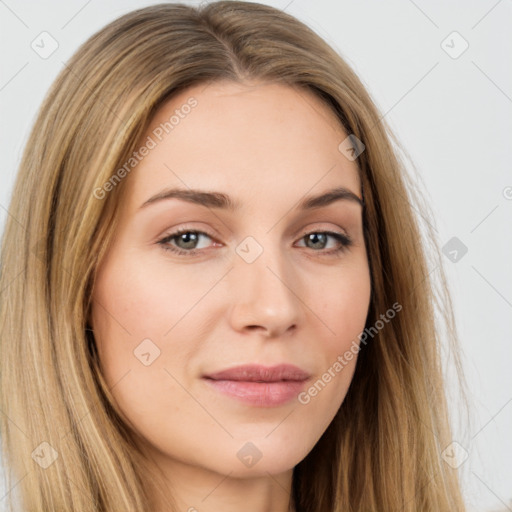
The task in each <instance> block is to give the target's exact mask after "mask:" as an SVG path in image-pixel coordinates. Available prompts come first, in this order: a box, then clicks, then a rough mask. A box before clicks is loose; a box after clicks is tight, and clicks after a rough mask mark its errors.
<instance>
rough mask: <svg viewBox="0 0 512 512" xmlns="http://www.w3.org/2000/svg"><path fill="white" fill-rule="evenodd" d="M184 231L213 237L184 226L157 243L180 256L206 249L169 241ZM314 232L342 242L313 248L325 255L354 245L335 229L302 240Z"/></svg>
mask: <svg viewBox="0 0 512 512" xmlns="http://www.w3.org/2000/svg"><path fill="white" fill-rule="evenodd" d="M183 233H195V234H197V235H206V236H207V237H208V238H211V239H213V237H212V236H210V235H209V234H208V233H205V232H204V231H197V230H193V229H187V228H182V229H179V230H177V231H175V232H174V233H171V234H170V235H166V236H165V237H164V238H161V239H160V240H158V242H157V243H158V244H159V245H161V246H162V249H163V250H164V251H170V252H172V253H174V254H178V255H179V256H194V255H196V254H197V253H199V252H201V251H203V250H205V249H190V250H188V251H187V250H185V249H180V248H179V247H175V246H172V245H169V242H170V241H171V240H173V239H175V238H177V237H179V236H180V235H182V234H183ZM312 234H322V235H328V236H331V237H333V238H334V239H336V240H337V241H338V242H339V243H340V246H339V247H337V248H335V249H331V250H329V251H325V250H323V249H320V250H318V251H316V250H314V249H312V250H313V251H314V252H320V253H323V255H324V256H337V255H338V254H340V253H342V252H345V251H346V250H348V248H349V247H350V246H351V245H352V239H351V238H350V237H349V236H347V235H344V234H341V233H336V232H333V231H310V232H309V233H306V234H304V235H303V236H301V237H300V240H302V239H304V238H306V237H307V236H308V235H312ZM306 248H307V247H306Z"/></svg>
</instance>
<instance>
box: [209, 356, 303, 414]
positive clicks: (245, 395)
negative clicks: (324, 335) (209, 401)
mask: <svg viewBox="0 0 512 512" xmlns="http://www.w3.org/2000/svg"><path fill="white" fill-rule="evenodd" d="M310 377H311V375H310V374H309V373H308V372H306V371H305V370H302V369H301V368H299V367H297V366H294V365H290V364H281V365H277V366H271V367H267V366H262V365H243V366H237V367H234V368H228V369H226V370H222V371H219V372H215V373H211V374H208V375H204V376H203V379H204V380H205V382H206V383H207V384H208V385H209V386H211V387H212V388H213V389H215V390H216V391H218V392H220V393H222V394H224V395H227V396H228V397H230V398H233V399H236V400H239V401H242V402H245V403H247V404H250V405H253V406H259V407H272V406H278V405H283V404H285V403H288V402H289V401H290V400H292V399H293V398H294V397H296V396H297V395H298V394H299V393H300V392H301V390H302V389H303V388H304V386H305V383H306V381H307V380H308V379H309V378H310Z"/></svg>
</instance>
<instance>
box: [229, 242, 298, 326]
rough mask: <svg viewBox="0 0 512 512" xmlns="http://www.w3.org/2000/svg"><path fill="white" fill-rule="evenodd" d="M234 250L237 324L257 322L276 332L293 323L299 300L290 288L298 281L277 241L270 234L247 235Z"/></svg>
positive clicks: (235, 317) (296, 315)
mask: <svg viewBox="0 0 512 512" xmlns="http://www.w3.org/2000/svg"><path fill="white" fill-rule="evenodd" d="M260 240H261V241H260ZM235 252H236V253H237V254H236V257H235V262H234V266H235V269H234V272H232V273H231V274H232V280H233V286H234V288H233V292H234V293H233V299H234V301H235V302H236V304H235V305H234V306H235V310H236V313H235V315H234V321H235V323H237V325H238V327H239V328H242V327H243V326H245V325H252V326H254V325H258V326H261V327H264V328H266V329H268V330H272V331H276V332H277V331H284V330H286V329H288V328H289V327H290V326H292V325H294V324H296V323H297V321H298V318H299V314H300V301H299V300H298V298H297V296H296V294H295V292H294V291H293V289H294V287H296V286H297V284H298V281H297V279H295V277H293V276H292V273H293V267H292V266H291V265H289V264H288V263H287V261H286V254H285V253H284V252H283V250H282V247H281V245H280V243H279V241H278V240H276V239H275V238H273V237H270V236H262V235H261V236H259V237H258V239H256V238H255V237H252V236H248V237H246V238H245V239H244V240H242V242H241V243H239V245H238V246H237V247H236V250H235Z"/></svg>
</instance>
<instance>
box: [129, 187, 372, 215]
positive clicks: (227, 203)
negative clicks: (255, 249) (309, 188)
mask: <svg viewBox="0 0 512 512" xmlns="http://www.w3.org/2000/svg"><path fill="white" fill-rule="evenodd" d="M168 199H181V200H182V201H187V202H189V203H193V204H198V205H201V206H206V207H207V208H215V209H222V210H228V211H230V212H236V211H238V210H240V209H241V206H242V205H241V202H240V201H237V200H234V199H233V198H231V197H230V196H228V195H227V194H224V193H223V192H214V191H204V190H197V189H181V188H171V189H165V190H163V191H161V192H159V193H158V194H155V195H154V196H151V197H150V198H149V199H148V200H146V201H145V202H144V203H143V204H142V205H141V206H140V208H139V209H142V208H145V207H147V206H149V205H151V204H155V203H158V202H160V201H164V200H168ZM340 200H345V201H351V202H355V203H358V204H360V205H361V206H363V201H362V199H361V198H360V197H359V196H357V195H356V194H354V192H352V191H351V190H349V189H348V188H345V187H336V188H333V189H331V190H327V191H326V192H323V193H322V194H320V195H316V196H308V197H306V198H304V199H302V200H301V201H300V202H299V204H298V205H297V207H296V209H298V210H314V209H316V208H322V207H324V206H328V205H330V204H332V203H334V202H335V201H340Z"/></svg>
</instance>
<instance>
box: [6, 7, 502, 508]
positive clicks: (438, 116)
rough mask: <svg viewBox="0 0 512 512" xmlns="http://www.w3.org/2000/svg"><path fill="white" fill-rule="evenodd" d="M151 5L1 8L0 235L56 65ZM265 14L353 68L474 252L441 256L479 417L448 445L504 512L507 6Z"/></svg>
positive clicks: (440, 222)
mask: <svg viewBox="0 0 512 512" xmlns="http://www.w3.org/2000/svg"><path fill="white" fill-rule="evenodd" d="M153 3H156V2H146V1H141V0H129V1H121V0H109V1H101V2H100V1H99V0H89V1H85V0H72V1H70V0H67V1H65V0H58V1H51V2H50V1H40V2H36V1H23V0H21V1H16V0H5V1H4V0H0V38H1V52H2V53H1V74H0V109H1V110H0V115H1V125H0V130H1V136H0V153H1V154H2V155H3V157H2V161H1V166H0V183H1V190H0V226H1V228H0V229H3V225H4V222H5V218H6V216H7V215H8V213H7V211H8V205H9V198H10V193H11V189H12V185H13V182H14V178H15V173H16V169H17V166H18V164H19V160H20V156H21V152H22V149H23V147H24V144H25V142H26V139H27V136H28V131H29V128H30V126H31V124H32V123H33V121H34V118H35V115H36V112H37V110H38V108H39V106H40V103H41V101H42V99H43V96H44V95H45V93H46V91H47V89H48V87H49V86H50V84H51V83H52V81H53V80H54V78H55V77H56V75H57V73H58V72H59V71H60V70H61V69H62V67H63V62H65V61H66V60H67V59H68V58H69V57H70V56H71V55H72V54H73V53H74V51H75V50H76V49H77V47H78V45H79V44H80V43H82V42H83V41H85V40H86V39H87V38H88V37H89V36H90V35H92V34H93V33H94V32H96V31H97V30H98V29H100V28H101V27H103V26H104V25H105V24H106V23H107V22H109V21H111V20H113V19H114V18H117V17H118V16H120V15H122V14H124V13H126V12H128V11H130V10H133V9H136V8H140V7H143V6H146V5H151V4H153ZM191 3H197V2H191ZM264 3H268V4H269V5H273V6H275V7H278V8H281V9H286V11H287V12H289V13H290V14H292V15H295V16H296V17H298V18H299V19H301V20H302V21H304V22H305V23H306V24H308V25H309V26H310V27H312V28H313V29H314V30H316V31H317V32H318V33H319V34H320V35H321V36H322V37H324V38H325V39H326V40H327V41H328V42H329V43H330V44H331V45H333V46H334V47H335V49H337V51H338V52H340V53H341V54H342V55H343V56H344V57H345V59H347V61H348V62H349V63H350V64H351V65H352V66H353V67H354V69H355V70H356V72H357V73H358V74H359V76H360V78H361V79H362V80H363V82H364V83H365V85H366V86H367V88H368V89H369V91H370V93H371V94H372V96H373V98H374V100H375V102H376V103H377V105H378V107H379V108H380V109H381V111H382V113H383V114H384V113H385V114H386V120H387V121H388V122H389V123H390V125H391V127H392V128H393V130H394V131H395V133H396V134H397V135H398V138H399V139H400V141H401V143H402V144H403V146H404V147H405V148H406V150H407V152H408V153H409V155H410V157H411V158H412V160H413V162H414V163H415V166H416V168H417V169H418V172H419V174H420V175H421V178H422V180H423V183H424V190H423V193H424V194H425V195H426V197H427V199H428V201H429V202H430V205H431V207H432V208H433V210H434V212H435V215H436V222H437V231H438V235H439V243H440V245H441V246H443V245H444V244H446V243H447V242H448V240H450V239H451V238H452V237H457V238H458V239H459V240H460V241H461V242H462V243H463V244H464V245H465V246H466V247H467V248H468V252H467V253H466V254H465V255H464V256H463V257H462V258H460V256H459V258H460V259H459V260H458V261H457V262H456V263H454V262H452V261H450V260H449V259H448V257H444V256H443V258H444V264H445V266H446V270H447V272H448V276H449V279H450V285H451V288H452V293H453V298H454V303H455V312H456V318H457V325H458V328H459V333H460V337H461V342H462V346H463V350H464V355H463V356H464V366H465V371H466V375H467V378H468V382H469V387H470V399H471V405H472V415H473V424H472V426H471V429H469V427H466V431H464V429H458V428H456V431H455V432H454V438H455V440H458V441H459V442H460V443H461V445H462V446H463V447H464V449H465V450H466V451H467V453H468V458H467V460H465V461H464V463H463V464H462V466H461V468H460V471H461V475H462V478H463V485H464V492H465V496H466V498H467V501H468V503H469V505H470V507H469V510H475V511H491V510H492V511H495V510H510V511H512V467H511V466H512V463H511V460H512V437H511V435H510V432H512V372H511V370H510V367H511V362H512V357H511V356H512V349H511V335H510V333H511V330H512V314H511V313H512V287H511V284H512V270H511V268H512V267H511V266H510V260H511V258H510V256H511V254H512V236H511V231H512V230H511V226H512V225H511V220H512V173H511V166H510V162H511V161H512V150H511V145H512V70H511V66H510V62H511V61H512V60H511V55H512V30H511V27H512V6H511V3H510V1H507V0H500V1H496V0H493V1H489V2H488V1H476V0H471V1H464V2H463V1H457V2H450V3H449V4H448V3H447V2H441V1H440V0H437V1H433V2H426V1H420V0H418V1H415V2H413V1H412V0H391V1H388V2H385V3H384V2H378V1H361V2H355V1H335V0H321V1H318V0H317V1H315V2H311V1H310V2H308V1H306V0H292V1H291V2H290V1H289V0H272V1H266V2H264ZM43 31H47V32H49V33H50V34H51V36H52V37H53V38H54V39H55V40H56V41H57V42H58V45H59V46H58V48H57V50H56V51H55V52H54V53H53V54H52V55H51V56H49V57H48V58H47V59H43V58H41V57H40V56H39V55H38V54H37V53H36V52H35V51H34V50H33V49H32V48H31V43H32V41H34V40H35V41H36V43H37V42H38V41H40V38H38V36H39V35H40V34H41V32H43ZM453 31H457V32H458V33H459V34H460V36H462V38H463V39H464V40H465V41H467V43H468V44H469V47H468V49H467V50H466V51H465V52H464V53H462V54H461V55H460V56H458V57H457V58H453V57H454V56H457V53H458V52H459V51H460V50H461V49H463V45H464V44H465V43H464V41H463V40H462V39H460V38H459V36H457V35H453V34H452V32H453ZM450 34H452V35H450ZM448 36H450V37H448ZM447 37H448V39H447ZM443 41H445V42H444V43H443ZM39 44H40V45H41V43H39ZM46 47H47V48H48V46H46ZM447 52H449V53H451V54H452V56H450V55H449V53H447ZM506 261H509V264H508V265H506ZM411 264H414V262H411ZM434 272H435V270H434ZM449 370H450V368H447V371H449ZM452 409H453V415H454V420H453V421H454V424H458V422H459V421H462V422H464V421H463V418H462V416H461V415H460V413H459V412H458V406H457V403H456V402H455V401H453V402H452ZM461 453H462V455H463V454H464V452H461ZM6 492H7V490H0V498H1V497H2V496H3V495H4V494H5V493H6ZM0 503H3V502H2V501H0Z"/></svg>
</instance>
